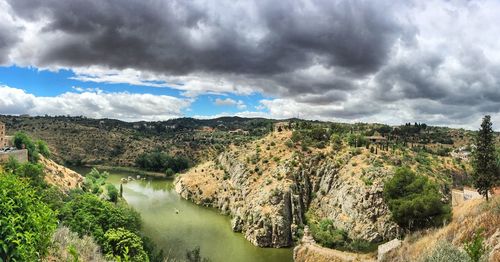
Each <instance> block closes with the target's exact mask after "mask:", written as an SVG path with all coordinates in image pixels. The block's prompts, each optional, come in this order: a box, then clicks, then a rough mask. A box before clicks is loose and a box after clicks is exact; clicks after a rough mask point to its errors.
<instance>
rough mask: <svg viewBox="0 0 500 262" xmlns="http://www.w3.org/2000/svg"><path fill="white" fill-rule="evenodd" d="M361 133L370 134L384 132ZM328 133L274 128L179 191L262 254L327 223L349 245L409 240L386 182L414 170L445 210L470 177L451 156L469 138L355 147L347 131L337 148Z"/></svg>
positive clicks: (453, 135) (193, 173) (458, 134)
mask: <svg viewBox="0 0 500 262" xmlns="http://www.w3.org/2000/svg"><path fill="white" fill-rule="evenodd" d="M318 127H319V128H318ZM347 127H351V128H352V126H347ZM358 128H359V129H358V130H360V132H366V133H370V132H373V131H372V130H373V129H375V130H376V129H378V128H379V126H377V125H366V126H363V127H359V126H358ZM429 129H430V128H429ZM292 130H293V131H292ZM318 130H319V131H318ZM321 130H323V131H321ZM325 130H330V131H331V130H334V129H333V127H332V126H327V125H323V126H318V124H316V126H310V127H300V126H296V127H295V128H288V127H282V128H275V131H274V132H272V133H270V134H268V135H267V136H265V137H263V138H261V139H258V140H255V141H251V142H249V143H247V144H245V145H240V146H237V145H232V146H230V147H229V148H228V149H227V150H226V151H225V152H223V153H221V154H220V155H219V156H218V157H216V158H215V159H213V160H209V161H207V162H204V163H202V164H200V165H198V166H196V167H194V168H192V169H191V170H189V171H188V172H187V173H185V174H182V175H181V176H179V177H178V178H177V181H176V190H177V191H178V192H179V193H180V195H181V196H182V197H184V198H186V199H189V200H191V201H193V202H195V203H197V204H202V205H205V206H211V207H215V208H218V209H220V210H221V211H222V212H223V213H225V214H228V215H230V216H231V217H232V228H233V230H234V231H237V232H242V233H243V234H244V235H245V237H246V238H247V239H248V240H249V241H251V242H252V243H253V244H254V245H257V246H263V247H285V246H291V245H292V244H293V243H294V241H297V240H298V239H299V238H300V237H301V236H302V234H303V228H304V226H305V225H311V224H319V223H320V222H322V221H324V220H329V221H332V223H333V226H334V227H335V228H337V229H340V230H343V231H345V232H346V233H347V235H346V241H349V242H351V243H354V242H356V241H361V242H366V243H379V242H383V241H387V240H390V239H392V238H394V237H397V236H400V235H401V233H402V230H401V229H400V228H399V227H398V225H397V224H396V223H394V222H393V221H392V220H391V215H390V212H389V210H388V208H387V205H386V204H385V202H384V200H383V197H382V191H383V185H384V182H385V181H386V180H387V179H389V178H391V177H392V176H393V174H394V169H395V168H396V167H399V166H409V167H411V168H412V169H413V170H414V171H415V172H417V173H418V174H422V175H425V176H427V177H429V178H430V179H431V180H432V181H435V182H436V183H438V184H439V185H440V191H441V193H442V196H443V197H442V201H444V202H449V201H450V200H451V199H450V198H451V196H450V190H451V186H452V183H455V182H456V181H461V180H456V179H454V178H455V177H461V178H463V177H466V176H467V173H468V170H469V169H470V167H469V166H468V164H467V163H466V162H463V161H461V160H459V159H458V158H457V157H452V156H451V155H450V154H449V152H451V151H453V150H455V149H456V148H458V147H460V146H463V145H465V144H467V141H468V136H469V134H468V133H467V132H465V131H458V130H445V131H446V132H443V133H442V134H441V135H440V136H439V137H437V138H438V139H441V138H442V137H445V138H446V144H442V143H437V142H436V141H424V139H422V137H424V138H425V137H428V136H432V134H436V133H433V132H428V133H424V134H423V136H418V135H414V136H402V135H399V136H397V135H394V136H393V137H392V142H391V143H390V146H389V143H371V144H369V143H366V145H363V146H362V147H360V146H358V147H356V146H350V145H349V143H350V135H349V133H348V132H349V131H347V132H344V131H340V132H339V133H340V134H343V136H342V137H343V138H341V139H340V142H331V141H330V135H331V134H328V131H325ZM448 131H449V132H448ZM322 132H325V133H322ZM440 132H442V130H440ZM391 134H394V132H391ZM443 134H444V135H443ZM334 135H335V133H334ZM334 135H332V136H334ZM352 135H353V134H352ZM297 137H299V138H297ZM387 137H389V135H388V136H387ZM448 139H449V141H448ZM359 140H360V141H361V140H362V138H361V136H360V137H359ZM405 140H406V141H405ZM384 141H385V140H384ZM331 143H333V145H332V144H331ZM356 143H357V142H356ZM459 145H460V146H459ZM444 148H447V150H443V149H444ZM443 152H446V153H443ZM455 180H456V181H455ZM462 182H463V181H462ZM355 240H356V241H355ZM346 248H351V247H346ZM352 248H354V247H352ZM354 249H356V248H354Z"/></svg>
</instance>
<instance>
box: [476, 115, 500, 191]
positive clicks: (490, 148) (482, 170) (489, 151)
mask: <svg viewBox="0 0 500 262" xmlns="http://www.w3.org/2000/svg"><path fill="white" fill-rule="evenodd" d="M472 165H473V167H474V172H473V174H472V179H473V182H474V186H475V187H476V189H477V191H478V192H479V193H480V194H481V195H483V196H484V197H485V198H486V201H488V193H489V192H490V191H491V188H492V187H493V186H494V184H495V181H496V180H497V178H498V175H499V174H498V173H497V169H496V153H495V142H494V140H493V128H492V123H491V117H490V116H489V115H487V116H485V117H484V118H483V122H482V123H481V128H480V129H479V132H478V134H477V136H476V150H475V151H474V154H473V159H472Z"/></svg>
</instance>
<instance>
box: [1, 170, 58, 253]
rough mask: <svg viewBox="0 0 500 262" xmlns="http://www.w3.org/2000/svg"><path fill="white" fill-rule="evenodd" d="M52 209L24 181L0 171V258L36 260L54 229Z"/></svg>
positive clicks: (46, 247) (48, 242)
mask: <svg viewBox="0 0 500 262" xmlns="http://www.w3.org/2000/svg"><path fill="white" fill-rule="evenodd" d="M56 222H57V220H56V217H55V214H54V212H53V211H52V210H51V209H50V208H49V207H48V206H47V205H46V204H45V203H43V202H42V201H41V200H40V197H39V196H38V194H37V193H36V191H35V190H34V189H33V188H31V187H30V186H29V184H28V183H26V182H24V181H22V180H20V179H19V178H18V177H16V176H15V175H12V174H1V173H0V261H37V260H40V259H41V257H43V256H44V255H45V254H46V253H47V250H48V246H49V244H50V238H51V236H52V233H53V232H54V230H55V228H56Z"/></svg>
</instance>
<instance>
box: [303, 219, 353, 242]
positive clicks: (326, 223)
mask: <svg viewBox="0 0 500 262" xmlns="http://www.w3.org/2000/svg"><path fill="white" fill-rule="evenodd" d="M309 226H310V229H311V233H312V235H313V237H314V240H316V241H317V242H318V243H319V244H320V245H322V246H324V247H328V248H338V247H343V246H344V245H345V242H346V241H347V240H348V239H347V232H345V231H344V230H340V229H336V228H335V227H334V226H333V221H332V220H331V219H323V220H321V221H320V222H319V223H311V224H310V225H309Z"/></svg>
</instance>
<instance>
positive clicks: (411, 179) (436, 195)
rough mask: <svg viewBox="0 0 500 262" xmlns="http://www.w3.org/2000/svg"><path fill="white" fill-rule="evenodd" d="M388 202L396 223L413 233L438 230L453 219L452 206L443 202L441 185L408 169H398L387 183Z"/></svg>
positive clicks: (386, 195) (385, 193)
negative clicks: (439, 187)
mask: <svg viewBox="0 0 500 262" xmlns="http://www.w3.org/2000/svg"><path fill="white" fill-rule="evenodd" d="M384 199H385V201H386V202H387V204H388V206H389V209H390V210H391V213H392V217H393V219H394V220H395V221H396V222H397V223H398V224H399V225H400V226H401V227H404V228H407V229H410V230H413V229H419V228H425V227H429V226H438V225H440V224H442V223H443V221H446V220H449V219H450V217H451V209H450V206H449V205H448V204H445V203H443V202H441V194H440V192H439V189H438V186H437V184H436V183H434V182H431V181H429V180H428V179H427V177H425V176H417V175H416V174H415V173H414V172H413V171H411V170H410V169H408V168H399V169H397V170H396V173H395V175H394V177H393V178H392V179H390V180H389V181H387V182H386V183H385V186H384Z"/></svg>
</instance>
